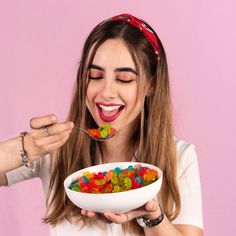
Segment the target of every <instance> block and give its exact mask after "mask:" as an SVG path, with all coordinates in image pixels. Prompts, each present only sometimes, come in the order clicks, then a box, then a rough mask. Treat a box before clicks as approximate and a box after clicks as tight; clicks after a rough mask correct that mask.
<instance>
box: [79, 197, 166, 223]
mask: <svg viewBox="0 0 236 236" xmlns="http://www.w3.org/2000/svg"><path fill="white" fill-rule="evenodd" d="M81 214H82V215H86V216H88V217H93V218H99V219H101V220H103V221H105V222H107V223H116V224H123V223H127V222H129V221H131V220H132V219H134V218H136V217H138V216H143V215H145V216H146V217H147V218H150V219H155V218H157V217H158V216H160V214H161V209H160V207H159V204H158V202H157V200H156V199H152V200H150V201H149V202H147V203H146V204H145V205H144V206H142V207H140V208H137V209H135V210H132V211H129V212H126V213H122V214H114V213H112V212H104V213H96V212H93V211H87V210H81Z"/></svg>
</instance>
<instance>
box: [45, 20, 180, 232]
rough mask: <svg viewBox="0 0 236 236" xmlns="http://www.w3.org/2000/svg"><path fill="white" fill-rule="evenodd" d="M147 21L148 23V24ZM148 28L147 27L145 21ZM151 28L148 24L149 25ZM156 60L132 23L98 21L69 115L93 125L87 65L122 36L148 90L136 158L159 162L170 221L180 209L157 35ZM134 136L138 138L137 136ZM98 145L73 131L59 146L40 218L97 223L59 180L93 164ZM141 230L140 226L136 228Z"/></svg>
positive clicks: (167, 95)
mask: <svg viewBox="0 0 236 236" xmlns="http://www.w3.org/2000/svg"><path fill="white" fill-rule="evenodd" d="M147 25H148V24H147ZM149 27H150V26H149ZM150 28H151V27H150ZM156 37H157V39H158V44H159V51H160V60H159V61H158V60H157V55H156V54H155V53H154V51H153V48H152V46H151V44H150V43H149V42H148V41H147V39H146V38H145V37H144V35H143V33H142V32H141V31H140V30H138V29H137V28H135V27H133V26H131V25H129V24H128V23H126V22H114V21H105V22H102V23H101V24H99V25H97V26H96V27H95V28H94V29H93V31H92V32H91V33H90V35H89V36H88V38H87V40H86V42H85V45H84V48H83V52H82V58H81V61H80V65H79V69H78V72H77V83H76V86H75V89H74V96H73V100H72V103H71V107H70V111H69V114H68V120H70V121H73V122H74V124H75V125H76V126H78V127H83V128H88V127H96V124H95V122H94V120H93V118H92V116H91V114H90V112H89V111H88V109H87V108H86V103H85V99H86V80H87V71H88V65H89V64H91V62H92V60H93V58H94V55H95V53H96V51H97V49H98V48H99V46H100V45H101V44H102V43H104V42H105V41H106V40H108V39H121V40H123V42H124V43H125V45H126V46H127V48H128V49H129V51H130V53H131V55H132V58H133V60H134V63H135V66H136V69H137V70H140V69H141V70H143V71H144V73H145V75H146V77H147V78H148V80H149V82H150V85H151V89H150V94H149V95H148V96H146V98H145V103H144V107H143V109H142V111H141V113H140V115H139V117H138V118H137V120H138V124H139V125H138V126H137V129H136V130H135V133H134V135H133V137H135V139H134V140H131V141H132V142H134V143H136V144H138V152H137V157H136V158H137V160H138V161H140V162H146V163H150V164H153V165H156V166H158V167H160V169H162V171H163V184H162V189H161V195H160V196H161V199H160V201H161V204H162V207H163V209H164V212H165V214H166V216H167V217H168V218H169V220H170V221H172V220H174V219H175V218H176V217H177V215H178V214H179V211H180V204H181V203H180V196H179V189H178V186H177V158H176V147H175V143H174V133H173V124H172V114H171V100H170V86H169V77H168V67H167V60H166V55H165V51H164V48H163V46H162V43H161V41H160V39H159V38H158V36H157V35H156ZM137 137H138V138H137ZM99 154H101V149H100V146H99V145H98V144H97V143H96V142H94V141H91V140H90V139H89V138H88V137H86V136H85V135H83V134H81V133H79V132H77V131H76V130H74V131H73V132H72V134H71V136H70V138H69V139H68V141H67V143H66V144H65V145H64V146H63V147H61V148H60V149H59V150H58V152H57V155H56V156H55V158H53V159H52V163H51V180H50V185H49V192H48V199H47V215H46V217H45V218H44V221H45V222H47V223H50V224H52V225H54V224H57V223H59V222H60V221H62V220H63V219H65V218H66V219H67V220H69V221H71V222H72V221H73V222H80V223H81V222H82V223H83V224H82V225H86V224H90V223H91V224H97V225H100V226H101V227H105V226H104V225H103V224H102V223H101V222H99V221H98V220H90V219H87V218H86V217H84V216H82V215H81V213H80V209H79V208H78V207H76V206H74V205H73V204H72V203H71V202H70V200H69V199H68V198H67V197H66V194H65V191H64V187H63V181H64V179H65V178H66V177H67V176H68V175H70V174H71V173H73V172H75V171H77V170H79V169H82V168H85V167H88V166H91V165H94V164H98V155H99ZM123 229H124V230H126V229H127V230H130V231H133V232H138V231H137V230H140V228H139V227H137V225H136V222H135V221H134V220H133V221H131V222H130V223H129V224H124V225H123ZM139 233H140V234H141V230H140V231H139Z"/></svg>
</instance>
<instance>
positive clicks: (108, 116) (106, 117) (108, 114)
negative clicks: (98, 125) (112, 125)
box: [96, 103, 125, 122]
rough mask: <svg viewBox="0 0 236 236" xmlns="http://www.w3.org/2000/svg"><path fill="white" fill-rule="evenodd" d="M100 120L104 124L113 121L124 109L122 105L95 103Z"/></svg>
mask: <svg viewBox="0 0 236 236" xmlns="http://www.w3.org/2000/svg"><path fill="white" fill-rule="evenodd" d="M96 105H97V108H98V113H99V116H100V118H101V119H102V120H103V121H104V122H112V121H114V120H115V119H116V118H117V117H118V116H119V115H120V113H121V112H122V110H123V109H124V107H125V106H124V105H119V104H104V103H96Z"/></svg>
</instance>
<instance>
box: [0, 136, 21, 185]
mask: <svg viewBox="0 0 236 236" xmlns="http://www.w3.org/2000/svg"><path fill="white" fill-rule="evenodd" d="M20 148H21V137H16V138H13V139H10V140H6V141H3V142H0V186H3V185H7V180H6V176H5V174H6V172H8V171H10V170H13V169H15V168H17V167H20V166H21V165H22V164H21V159H20V155H19V153H20Z"/></svg>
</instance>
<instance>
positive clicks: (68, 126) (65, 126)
mask: <svg viewBox="0 0 236 236" xmlns="http://www.w3.org/2000/svg"><path fill="white" fill-rule="evenodd" d="M73 127H74V124H73V122H71V121H67V122H64V123H56V124H52V125H50V126H48V127H47V132H45V129H44V128H41V129H38V130H33V131H32V137H33V138H41V137H42V136H43V137H50V136H53V135H57V134H61V133H62V132H64V131H72V129H73Z"/></svg>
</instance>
